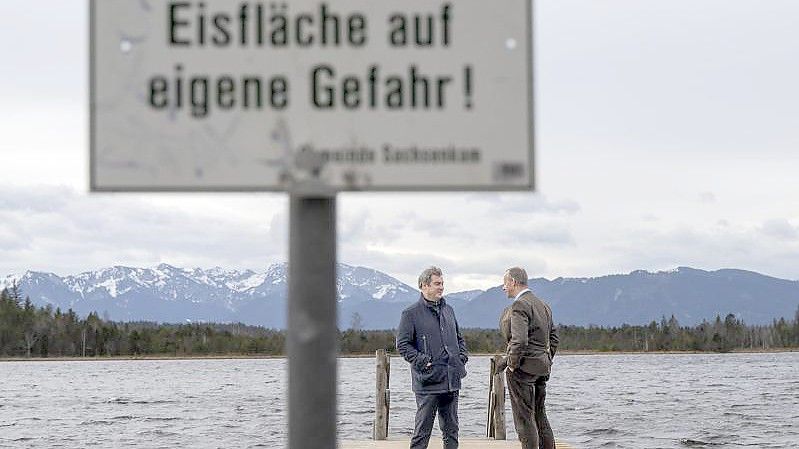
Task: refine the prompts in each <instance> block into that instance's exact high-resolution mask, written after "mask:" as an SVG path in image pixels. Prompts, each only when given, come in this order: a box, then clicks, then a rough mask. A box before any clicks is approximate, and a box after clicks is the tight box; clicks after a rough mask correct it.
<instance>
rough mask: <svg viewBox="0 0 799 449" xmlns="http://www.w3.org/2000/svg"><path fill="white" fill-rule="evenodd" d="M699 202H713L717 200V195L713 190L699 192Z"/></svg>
mask: <svg viewBox="0 0 799 449" xmlns="http://www.w3.org/2000/svg"><path fill="white" fill-rule="evenodd" d="M699 202H701V203H704V204H712V203H715V202H716V195H715V194H714V193H713V192H701V193H700V194H699Z"/></svg>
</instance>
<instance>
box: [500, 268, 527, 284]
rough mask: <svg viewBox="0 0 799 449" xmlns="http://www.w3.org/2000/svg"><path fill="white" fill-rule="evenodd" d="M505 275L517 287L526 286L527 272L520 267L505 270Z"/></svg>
mask: <svg viewBox="0 0 799 449" xmlns="http://www.w3.org/2000/svg"><path fill="white" fill-rule="evenodd" d="M505 274H506V275H508V277H509V278H511V279H512V280H513V281H514V282H516V283H517V284H519V285H527V272H526V271H524V268H521V267H512V268H508V269H507V270H505Z"/></svg>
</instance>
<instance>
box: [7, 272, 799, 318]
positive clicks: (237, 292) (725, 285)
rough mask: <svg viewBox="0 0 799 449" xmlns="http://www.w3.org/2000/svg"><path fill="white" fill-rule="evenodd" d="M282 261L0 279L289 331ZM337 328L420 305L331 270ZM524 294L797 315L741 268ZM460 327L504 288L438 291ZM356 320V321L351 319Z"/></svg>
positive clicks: (784, 284) (561, 282)
mask: <svg viewBox="0 0 799 449" xmlns="http://www.w3.org/2000/svg"><path fill="white" fill-rule="evenodd" d="M287 269H288V266H287V264H285V263H282V264H275V265H272V266H270V267H269V268H268V269H267V270H266V271H263V272H256V271H252V270H244V271H237V270H225V269H222V268H218V267H217V268H211V269H207V270H204V269H200V268H194V269H185V268H177V267H174V266H171V265H166V264H161V265H158V266H157V267H154V268H131V267H120V266H117V267H111V268H105V269H102V270H99V271H90V272H85V273H80V274H77V275H72V276H66V277H63V278H62V277H59V276H57V275H55V274H52V273H40V272H31V271H29V272H27V273H25V274H23V275H21V276H20V275H17V276H14V275H12V276H7V277H6V278H0V289H2V288H5V287H10V286H11V285H12V284H13V283H14V282H16V284H17V285H18V286H19V290H20V291H21V293H22V295H23V297H24V296H29V297H30V298H31V300H32V301H33V302H34V303H35V304H37V305H39V306H45V305H50V306H52V307H53V308H54V309H55V308H56V307H59V308H61V310H63V311H66V310H67V309H70V308H71V309H73V310H74V311H75V312H77V313H78V314H80V315H83V316H85V315H87V314H89V313H90V312H97V313H99V314H100V315H101V316H103V317H107V318H110V319H113V320H117V321H139V320H147V321H158V322H171V323H176V322H186V320H190V321H192V322H195V321H201V322H243V323H246V324H254V325H260V326H265V327H272V328H284V327H285V325H286V299H287V298H286V296H287V284H286V279H287ZM337 270H338V276H337V279H336V287H337V290H338V309H337V310H338V324H339V327H340V328H342V329H346V328H349V327H351V326H353V325H356V324H357V325H359V326H362V327H363V328H365V329H392V328H395V327H396V326H397V324H398V322H399V318H400V314H401V312H402V309H403V308H405V307H407V306H408V304H410V303H411V302H413V301H416V300H417V299H418V298H419V292H418V291H417V290H416V289H414V288H412V287H411V286H409V285H407V284H404V283H402V282H400V281H399V280H397V279H395V278H393V277H391V276H389V275H387V274H385V273H382V272H380V271H377V270H374V269H371V268H365V267H356V266H351V265H346V264H338V265H337ZM530 288H531V289H532V290H533V292H535V293H536V294H537V295H538V296H540V297H541V298H543V299H544V300H546V301H547V302H549V304H550V305H551V306H552V311H553V315H554V317H555V320H556V321H557V322H560V323H564V324H577V325H588V324H597V325H602V326H619V325H622V324H625V323H626V324H646V323H648V322H650V321H651V320H659V319H660V318H661V317H662V316H666V317H668V316H670V315H671V314H674V316H675V317H676V318H677V319H678V320H679V322H680V323H681V324H689V325H693V324H697V323H699V322H701V321H702V320H703V319H706V320H713V319H714V318H715V316H716V315H717V314H718V315H721V316H722V318H723V317H724V316H725V315H726V314H728V313H733V314H735V315H736V316H737V317H739V318H742V319H743V320H744V321H746V322H747V323H749V324H763V323H769V322H771V320H772V319H774V318H780V317H785V318H788V319H793V318H794V314H796V313H799V311H797V306H799V282H797V281H789V280H784V279H777V278H773V277H769V276H764V275H762V274H758V273H754V272H751V271H744V270H732V269H725V270H717V271H704V270H697V269H693V268H688V267H680V268H677V269H675V270H669V271H659V272H655V273H650V272H647V271H643V270H636V271H633V272H631V273H629V274H618V275H610V276H602V277H596V278H557V279H553V280H547V279H542V278H536V279H531V280H530ZM445 297H446V298H447V299H448V301H449V303H450V304H451V305H452V306H453V307H454V308H455V311H456V314H457V317H458V322H459V323H460V324H461V326H462V327H483V328H494V327H496V325H497V320H498V318H499V316H500V314H501V313H502V309H503V308H505V307H506V306H507V305H508V304H509V300H508V298H507V297H506V295H505V293H504V292H503V291H502V289H501V287H493V288H490V289H488V290H486V291H481V290H473V291H466V292H455V293H449V292H447V293H445ZM356 314H357V315H356Z"/></svg>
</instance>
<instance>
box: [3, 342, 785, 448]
mask: <svg viewBox="0 0 799 449" xmlns="http://www.w3.org/2000/svg"><path fill="white" fill-rule="evenodd" d="M488 364H489V359H488V358H487V357H474V358H472V360H471V361H470V363H469V371H470V373H469V376H468V377H467V378H466V379H464V390H462V391H461V402H460V415H461V436H462V437H480V436H482V435H483V434H484V432H485V416H486V397H487V394H488V392H487V388H488V379H487V376H488V374H487V373H488ZM339 367H340V368H339V369H340V372H339V418H338V421H339V426H338V429H339V437H340V438H341V439H369V438H370V437H371V432H372V428H371V425H372V417H373V404H374V398H373V396H372V395H373V388H374V387H373V382H374V381H373V379H374V377H373V376H374V374H373V373H374V360H372V359H368V358H367V359H342V360H340V363H339ZM364 373H366V382H364V377H363V376H364ZM285 390H286V384H285V361H284V360H164V361H161V360H158V361H80V362H67V361H53V362H10V363H0V447H4V448H5V447H8V448H57V447H67V448H84V447H92V446H94V447H101V448H109V447H125V448H148V449H149V448H176V447H184V448H234V447H236V448H239V447H242V448H246V447H283V446H285V435H286V434H285V431H286V429H285V424H286V400H285ZM391 390H392V392H391V405H392V409H391V417H390V433H391V434H392V435H393V436H400V435H409V434H410V430H411V425H412V421H413V413H414V411H415V405H414V399H413V395H412V393H411V392H410V386H409V375H408V368H407V364H405V362H404V361H402V360H401V359H398V358H393V359H392V370H391ZM508 402H509V401H508ZM548 410H549V416H550V421H551V423H552V426H553V428H554V430H555V434H556V437H557V438H558V439H561V440H564V441H567V442H569V443H571V444H572V445H573V446H575V447H577V448H641V449H653V448H686V447H692V448H697V447H699V448H701V447H713V448H717V447H724V448H738V447H756V448H796V447H799V353H783V354H713V355H648V354H641V355H591V356H578V355H567V356H559V357H558V358H556V364H555V368H554V374H553V378H552V380H551V381H550V383H549V387H548ZM506 418H507V424H508V430H509V434H510V435H509V438H515V434H514V433H513V431H512V430H513V429H512V428H513V424H512V421H511V414H510V410H508V411H507V417H506ZM434 432H435V433H434V434H437V433H438V430H437V429H436V430H435V431H434Z"/></svg>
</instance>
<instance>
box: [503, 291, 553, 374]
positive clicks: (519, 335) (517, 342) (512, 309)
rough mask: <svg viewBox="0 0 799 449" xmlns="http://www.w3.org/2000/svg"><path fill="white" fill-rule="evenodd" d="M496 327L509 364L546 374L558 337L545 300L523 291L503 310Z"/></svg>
mask: <svg viewBox="0 0 799 449" xmlns="http://www.w3.org/2000/svg"><path fill="white" fill-rule="evenodd" d="M499 330H500V332H501V333H502V337H503V338H504V339H505V341H506V342H507V343H508V347H507V352H506V353H507V362H508V367H509V368H512V369H517V368H521V370H522V371H524V372H526V373H528V374H532V375H537V376H546V375H549V371H550V368H551V366H552V358H553V357H554V356H555V351H556V350H557V348H558V341H559V340H558V334H557V331H556V329H555V324H554V323H553V321H552V309H550V307H549V305H548V304H547V303H545V302H544V301H542V300H540V299H538V298H537V297H536V296H535V295H534V294H533V293H532V292H529V291H528V292H525V293H524V294H522V295H521V296H520V297H519V299H517V300H515V301H513V304H511V305H510V306H508V307H507V308H506V309H505V311H504V312H503V313H502V318H501V319H500V322H499Z"/></svg>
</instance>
